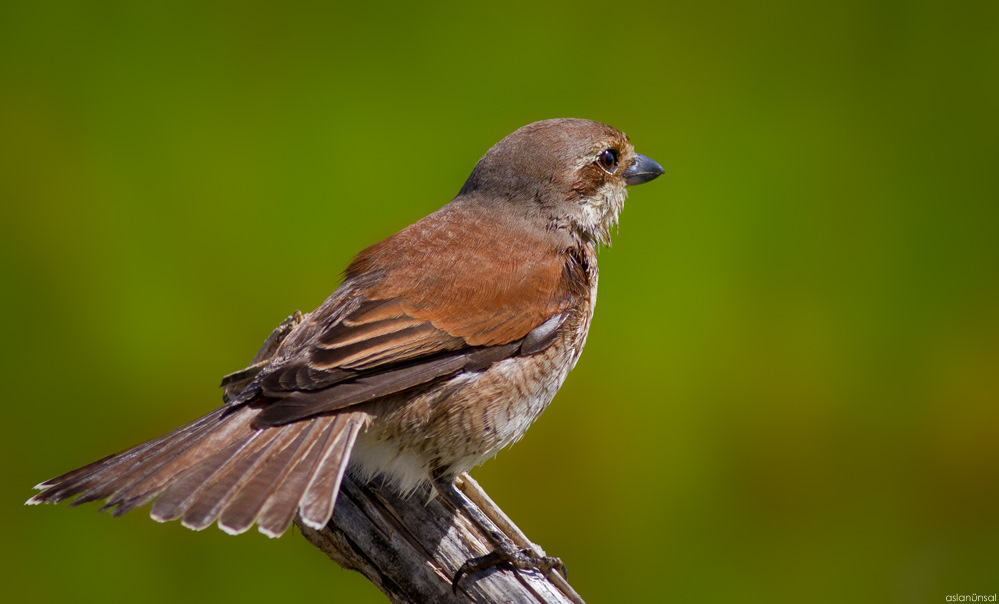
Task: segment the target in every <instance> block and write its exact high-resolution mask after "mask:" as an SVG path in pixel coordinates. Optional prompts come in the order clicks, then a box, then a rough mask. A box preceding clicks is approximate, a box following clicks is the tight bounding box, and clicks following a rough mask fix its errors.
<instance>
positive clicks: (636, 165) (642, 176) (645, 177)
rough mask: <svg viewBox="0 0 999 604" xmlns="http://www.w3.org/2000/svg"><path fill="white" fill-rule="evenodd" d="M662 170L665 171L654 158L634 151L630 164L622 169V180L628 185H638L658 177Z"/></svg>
mask: <svg viewBox="0 0 999 604" xmlns="http://www.w3.org/2000/svg"><path fill="white" fill-rule="evenodd" d="M663 172H665V170H663V167H662V166H660V165H659V164H657V163H656V162H655V160H654V159H650V158H648V157H645V156H644V155H639V154H637V153H636V154H635V158H634V159H632V160H631V165H630V166H628V169H627V170H625V171H624V182H625V184H627V185H628V186H631V185H640V184H642V183H646V182H649V181H650V180H654V179H656V178H658V177H659V176H661V175H662V173H663Z"/></svg>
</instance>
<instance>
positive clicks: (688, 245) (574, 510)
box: [0, 0, 999, 603]
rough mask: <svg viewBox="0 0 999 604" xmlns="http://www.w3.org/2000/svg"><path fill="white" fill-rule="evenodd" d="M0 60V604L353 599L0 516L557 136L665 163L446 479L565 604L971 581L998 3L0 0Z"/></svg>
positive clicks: (988, 377)
mask: <svg viewBox="0 0 999 604" xmlns="http://www.w3.org/2000/svg"><path fill="white" fill-rule="evenodd" d="M0 51H2V52H0V70H2V71H0V75H2V81H0V132H2V133H3V135H2V138H3V144H2V145H0V154H2V155H0V199H2V203H3V220H2V221H0V268H2V271H3V273H2V274H3V281H4V283H5V288H4V292H5V294H4V296H3V301H2V304H3V309H2V310H3V316H4V322H5V332H6V333H7V345H6V346H5V347H4V348H5V351H4V353H3V357H4V358H3V367H4V384H5V397H4V398H5V401H6V405H5V407H6V409H7V415H6V421H5V422H4V423H5V425H6V426H7V431H8V433H7V435H6V436H5V437H4V438H3V439H0V454H2V456H3V459H4V460H5V462H4V467H5V468H6V469H5V476H4V479H3V487H2V488H3V491H2V494H3V501H4V502H5V506H6V507H5V512H4V513H3V514H0V531H2V534H3V535H4V543H3V550H2V551H3V554H4V558H5V560H3V561H2V564H0V574H2V575H3V579H2V580H3V584H4V590H5V599H6V600H7V601H10V602H19V601H25V600H27V599H28V598H29V597H30V599H31V600H32V601H34V602H63V601H76V602H91V601H95V602H96V601H123V600H134V601H142V602H148V603H154V602H175V601H178V600H183V601H190V602H212V601H240V602H272V601H294V600H298V601H305V600H306V599H308V600H310V601H328V602H381V601H383V600H382V598H381V596H380V594H379V593H378V592H377V591H376V590H375V589H374V588H373V587H371V586H370V585H368V584H367V583H366V582H365V581H364V580H363V579H361V578H360V577H359V576H358V575H355V574H353V573H349V572H346V571H341V570H339V569H338V568H336V567H335V566H333V565H332V564H331V563H329V562H328V561H327V560H325V558H323V556H322V555H321V554H319V553H318V552H317V551H316V550H314V549H313V548H311V547H309V546H308V545H307V544H306V543H305V542H304V541H303V540H302V539H300V538H298V537H296V536H287V537H285V538H284V539H280V540H278V541H269V540H267V539H265V538H263V537H262V536H260V535H259V534H256V533H253V534H249V535H245V536H242V537H237V538H233V537H228V536H226V535H224V534H222V533H221V532H220V531H218V530H216V529H214V528H212V529H210V530H208V531H205V532H204V533H201V534H195V533H191V532H189V531H187V530H185V529H183V528H182V527H180V526H179V525H177V524H176V523H173V524H168V525H157V524H155V523H153V522H151V521H150V520H149V519H148V517H146V515H145V512H144V511H143V512H137V513H133V514H130V515H128V516H126V517H124V518H121V519H116V520H112V519H110V518H109V517H106V516H99V515H97V514H95V513H94V511H95V509H96V506H94V505H90V506H86V507H85V508H83V509H77V510H73V511H70V510H68V509H66V508H65V507H62V508H59V509H57V508H44V509H39V508H23V507H20V506H21V502H22V501H23V500H24V499H26V498H27V497H29V496H30V494H31V492H30V491H29V488H28V487H30V486H31V485H32V484H35V483H36V482H39V481H40V480H43V479H46V478H49V477H51V476H53V475H55V474H58V473H60V472H63V471H65V470H68V469H70V468H73V467H75V466H78V465H81V464H83V463H86V462H89V461H92V460H93V459H95V458H97V457H100V456H103V455H105V454H107V453H109V452H111V451H114V450H119V449H122V448H125V447H126V446H129V445H131V444H134V443H137V442H139V441H141V440H144V439H147V438H150V437H153V436H155V435H157V434H159V433H161V432H163V431H166V430H167V429H170V428H172V427H174V426H175V425H177V424H180V423H182V422H185V421H188V420H190V419H193V418H194V417H196V416H198V415H200V414H202V413H203V412H204V411H206V410H208V409H210V408H212V407H213V406H215V405H217V404H219V402H220V395H219V393H218V392H217V391H216V390H215V389H214V388H215V386H216V385H217V383H218V380H219V377H220V376H221V375H222V374H224V373H226V372H228V371H231V370H234V369H238V368H240V367H242V366H243V364H244V363H245V362H246V361H247V360H248V359H249V358H250V357H251V356H252V354H253V353H254V352H255V350H256V348H257V347H258V346H259V344H260V343H261V342H262V341H263V339H264V337H266V336H267V334H268V333H269V332H270V329H271V328H272V327H273V326H274V325H276V324H277V323H278V322H280V321H281V320H282V319H283V318H284V317H285V316H287V315H288V314H289V313H290V312H291V311H293V310H294V309H296V308H300V309H302V310H305V311H308V310H311V309H312V308H314V307H315V306H316V305H318V304H319V303H320V302H321V301H322V300H323V299H324V298H325V297H326V296H327V295H328V294H329V293H330V292H331V291H332V290H333V289H334V287H335V286H336V283H337V281H338V278H339V273H340V271H341V270H342V269H343V268H344V267H345V266H346V264H347V263H348V262H349V260H350V258H351V257H352V255H353V254H354V253H356V252H357V251H359V250H360V249H361V248H363V247H364V246H366V245H368V244H371V243H373V242H375V241H377V240H379V239H380V238H382V237H385V236H387V235H389V234H391V233H393V232H395V231H396V230H398V229H399V228H401V227H403V226H405V225H406V224H408V223H410V222H412V221H414V220H416V219H418V218H420V217H422V216H423V215H425V214H427V213H429V212H431V211H433V210H434V209H436V208H437V207H439V206H440V205H442V204H443V203H445V202H446V201H447V200H449V199H450V198H451V197H452V196H453V195H454V193H456V192H457V190H458V188H459V187H460V185H461V183H462V182H463V180H464V178H465V176H466V175H467V174H468V172H469V171H470V170H471V168H472V166H473V165H474V163H475V161H476V160H477V159H478V157H479V156H480V155H481V154H482V153H483V152H484V151H485V150H486V149H487V148H488V147H489V146H490V145H492V144H493V143H494V142H496V141H497V140H499V139H500V138H501V137H502V136H504V135H506V134H507V133H509V132H511V131H513V130H514V129H516V128H517V127H519V126H521V125H523V124H526V123H528V122H531V121H534V120H537V119H543V118H549V117H561V116H572V117H585V118H591V119H596V120H600V121H604V122H607V123H609V124H612V125H614V126H616V127H618V128H620V129H622V130H624V131H626V132H628V133H629V134H630V135H631V137H632V141H633V142H634V143H635V145H636V147H637V148H638V150H639V151H640V152H642V153H645V154H647V155H649V156H651V157H653V158H655V159H656V160H658V161H659V162H660V163H661V164H662V165H663V166H665V167H666V170H667V173H666V175H665V176H663V177H662V178H660V179H659V180H657V181H656V182H654V183H652V184H649V185H646V186H643V187H641V188H637V189H635V190H634V191H633V192H632V198H631V200H630V201H629V203H628V207H627V208H626V210H625V213H624V215H623V216H622V226H621V229H620V233H619V235H618V236H617V237H616V239H615V245H614V247H613V249H606V250H603V252H602V254H601V256H600V262H601V269H602V279H601V292H600V302H599V304H598V307H597V316H596V319H595V321H594V324H593V328H592V330H591V333H590V338H589V345H588V349H587V351H586V353H585V354H584V355H583V358H582V361H581V362H580V363H579V366H578V367H577V369H576V370H575V372H574V373H573V374H572V375H571V376H570V378H569V380H568V382H567V384H566V386H565V387H564V388H563V391H562V392H561V393H560V394H559V396H558V397H557V398H556V400H555V403H554V404H553V406H552V408H551V409H550V410H549V411H548V413H546V414H545V416H544V417H542V418H541V420H540V421H539V422H538V423H537V424H536V425H535V426H534V427H533V428H532V430H531V431H530V432H529V434H528V436H527V437H526V438H525V439H524V440H523V441H522V442H521V443H519V444H518V445H516V446H515V447H513V448H512V449H510V450H509V451H506V452H503V453H501V454H500V455H499V458H498V460H495V461H492V462H489V463H487V464H486V465H485V466H483V467H482V468H480V469H479V470H477V471H476V473H475V474H476V476H477V477H478V478H479V480H480V481H481V482H482V483H483V485H484V486H485V487H486V488H487V489H488V490H489V492H490V493H491V494H492V496H493V497H494V498H495V499H496V500H497V501H498V502H499V503H500V504H501V505H502V506H503V507H504V509H506V511H507V512H509V513H510V515H511V516H512V517H513V518H514V519H515V520H516V521H517V522H518V523H519V524H520V525H521V527H523V528H524V530H525V531H526V532H527V534H528V535H530V536H531V537H532V538H533V539H534V540H535V541H537V542H538V543H540V544H542V545H543V546H544V547H545V548H546V549H547V550H548V551H549V552H551V553H555V554H557V555H560V556H562V557H563V558H564V559H565V560H566V562H567V563H568V565H569V568H570V569H571V577H572V579H573V584H574V585H575V586H576V587H577V588H578V589H579V591H580V592H581V593H582V594H583V595H584V597H586V598H588V599H589V601H591V602H648V601H696V602H732V601H739V602H800V601H810V602H845V601H850V602H942V601H943V600H944V598H945V596H946V595H947V594H954V593H966V594H971V593H979V594H982V593H988V594H991V593H994V592H996V591H997V590H999V572H997V569H999V552H997V549H996V546H995V544H996V543H997V541H999V514H997V512H996V510H997V504H999V404H997V403H999V312H997V309H999V279H997V277H999V238H997V227H999V224H997V222H999V220H997V219H999V176H997V175H999V165H997V164H999V118H997V115H999V111H997V108H999V4H997V3H995V2H978V3H973V2H951V3H945V2H921V1H915V2H870V1H859V0H857V1H847V2H833V3H828V2H827V3H806V4H802V3H799V2H790V1H773V2H741V3H715V2H707V3H684V2H655V3H652V2H643V1H641V0H638V1H634V2H625V3H609V2H587V3H580V2H577V3H549V4H544V3H537V2H531V3H518V2H513V3H509V2H507V3H502V4H501V5H500V4H497V5H492V6H489V5H486V4H478V5H472V4H469V3H453V4H429V3H413V4H399V5H392V4H383V3H374V4H368V5H365V4H364V3H351V4H347V5H337V4H334V3H326V4H323V3H314V4H310V3H303V4H299V3H282V4H280V6H278V5H277V4H274V5H271V4H265V3H259V4H257V3H246V2H239V3H228V4H210V3H198V2H191V3H182V2H158V1H155V2H89V3H77V2H45V3H43V2H23V1H20V2H18V1H15V2H8V3H4V4H3V6H2V7H0Z"/></svg>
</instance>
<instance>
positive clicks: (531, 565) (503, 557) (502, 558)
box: [451, 541, 568, 593]
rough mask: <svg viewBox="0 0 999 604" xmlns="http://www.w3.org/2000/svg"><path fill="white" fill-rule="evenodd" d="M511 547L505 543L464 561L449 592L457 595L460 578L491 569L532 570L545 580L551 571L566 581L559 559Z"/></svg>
mask: <svg viewBox="0 0 999 604" xmlns="http://www.w3.org/2000/svg"><path fill="white" fill-rule="evenodd" d="M507 544H509V545H507ZM512 545H513V544H512V543H509V541H507V542H506V543H504V544H503V545H502V546H500V547H498V548H496V549H494V550H493V551H491V552H489V553H488V554H486V555H485V556H479V557H478V558H469V559H468V560H466V561H465V563H464V564H462V565H461V567H460V568H459V569H458V572H456V573H454V579H453V580H452V581H451V590H452V591H453V592H454V593H458V583H459V582H460V581H461V578H462V577H464V576H466V575H470V574H472V573H476V572H481V571H487V570H490V569H493V568H506V569H509V570H512V571H514V572H516V571H517V570H521V569H534V570H537V571H538V572H540V573H541V574H542V575H544V576H545V577H546V578H547V577H548V576H549V575H550V574H551V572H552V571H554V570H557V571H558V572H560V573H561V574H562V576H563V577H564V578H566V579H568V574H567V572H566V570H565V564H563V563H562V560H561V559H560V558H556V557H554V556H535V555H534V553H533V551H532V550H531V549H530V548H527V547H525V548H521V549H517V548H515V547H513V546H512Z"/></svg>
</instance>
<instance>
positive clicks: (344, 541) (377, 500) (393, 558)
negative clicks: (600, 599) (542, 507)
mask: <svg viewBox="0 0 999 604" xmlns="http://www.w3.org/2000/svg"><path fill="white" fill-rule="evenodd" d="M455 486H456V487H457V489H458V491H459V492H460V493H461V494H462V495H463V497H461V501H460V503H459V505H458V506H457V508H455V507H452V505H451V501H450V500H449V499H446V498H443V497H435V498H433V499H432V500H431V501H429V502H426V501H425V498H421V497H419V496H413V497H409V498H403V497H400V496H398V495H396V494H395V493H393V492H391V491H390V490H389V489H377V488H374V487H370V486H368V485H363V484H359V483H357V482H355V481H353V480H352V479H351V478H350V477H349V476H345V477H344V480H343V484H342V485H341V487H340V495H339V497H338V498H337V502H336V506H335V508H334V511H333V519H332V520H331V521H330V523H329V525H328V526H327V527H326V528H324V529H323V530H321V531H316V530H315V529H311V528H309V527H307V526H305V525H304V524H302V523H298V526H299V528H300V529H301V530H302V534H303V535H304V536H305V538H306V539H308V540H309V542H310V543H312V545H314V546H316V547H317V548H319V549H320V550H321V551H322V552H323V553H325V554H326V555H327V556H329V557H330V558H331V559H332V560H333V561H334V562H336V563H337V564H339V565H340V566H342V567H344V568H347V569H351V570H356V571H358V572H360V573H361V574H363V575H364V576H365V577H367V578H368V579H369V580H370V581H371V582H372V583H374V584H375V586H376V587H378V589H380V590H382V592H383V593H385V595H386V596H388V598H389V600H391V601H392V602H394V603H396V604H403V603H406V604H422V603H427V604H438V603H439V604H450V603H454V604H459V603H460V604H469V602H474V603H477V604H478V603H482V604H485V603H492V602H518V603H520V602H523V603H532V604H537V603H542V604H568V603H570V602H572V603H577V604H578V603H582V601H583V600H582V599H581V598H580V597H579V595H578V594H576V592H575V591H574V590H573V589H572V587H571V586H570V585H569V584H568V583H567V582H566V581H565V580H564V579H563V578H562V576H561V575H559V574H558V573H557V572H552V573H550V575H549V578H545V577H544V576H542V574H541V573H540V572H537V571H534V570H527V571H524V570H520V571H513V570H507V569H503V568H498V569H491V570H487V571H482V572H476V573H472V574H470V575H467V576H465V577H463V578H462V580H461V583H460V584H459V588H458V593H457V594H454V593H453V592H452V587H451V577H453V576H454V573H455V571H457V570H458V567H460V566H461V565H462V564H463V563H464V562H465V561H466V560H468V559H469V558H474V557H477V556H481V555H483V554H486V553H488V552H489V551H490V550H492V549H493V548H494V547H495V544H493V543H491V542H490V538H489V535H488V534H487V533H486V532H485V531H484V530H483V529H482V528H481V527H479V526H478V525H477V523H476V522H475V520H474V518H475V517H476V516H477V515H475V514H474V511H472V510H470V508H472V507H477V508H478V509H479V510H481V511H482V513H483V514H485V515H486V516H487V517H488V518H489V520H490V521H491V522H492V523H493V526H492V527H487V530H490V529H493V530H499V531H500V532H502V533H504V534H506V535H507V536H508V537H509V538H510V540H511V541H513V542H514V543H515V544H517V546H519V547H526V548H530V549H532V550H533V554H534V555H537V556H543V555H544V552H543V551H541V550H540V548H538V547H537V546H536V545H534V544H533V543H531V542H530V541H529V540H528V539H527V537H525V536H524V534H523V533H522V532H521V531H520V529H519V528H517V527H516V525H514V524H513V522H511V521H510V519H509V518H508V517H507V516H506V514H504V513H503V511H502V510H501V509H500V508H499V507H497V506H496V504H495V503H493V501H492V500H491V499H490V498H489V496H488V495H486V493H485V491H483V490H482V488H481V487H479V485H478V483H477V482H475V480H474V479H473V478H472V477H471V476H469V475H468V474H463V475H461V476H460V477H459V478H458V480H457V481H456V483H455Z"/></svg>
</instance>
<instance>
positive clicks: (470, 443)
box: [351, 313, 590, 493]
mask: <svg viewBox="0 0 999 604" xmlns="http://www.w3.org/2000/svg"><path fill="white" fill-rule="evenodd" d="M589 318H590V317H589V313H586V314H585V315H584V317H581V318H580V320H577V321H575V322H574V323H575V324H574V325H571V326H570V325H566V326H565V327H567V328H568V329H565V331H564V334H565V335H564V336H563V337H561V338H559V339H558V340H557V341H556V342H554V343H553V344H552V345H551V346H549V347H548V348H546V349H544V350H542V351H541V352H538V353H536V354H533V355H529V356H524V357H513V358H510V359H505V360H503V361H500V362H498V363H496V364H494V365H492V366H491V367H489V368H488V369H487V370H485V371H483V372H478V373H466V374H461V375H458V376H455V377H454V378H451V380H450V381H449V382H447V383H446V385H444V387H442V388H430V389H427V390H426V391H425V392H423V393H421V394H417V395H415V396H414V395H412V394H410V395H409V396H408V397H406V398H405V399H399V398H397V399H394V400H392V399H385V400H384V401H380V402H379V403H377V404H376V405H375V406H374V408H373V415H375V416H376V418H377V419H376V420H375V421H372V422H371V423H370V427H369V428H368V429H367V430H366V431H364V432H362V433H361V434H359V435H358V438H357V443H356V444H355V446H354V452H353V454H352V458H351V471H352V472H353V473H354V474H355V475H356V476H358V477H360V478H362V479H369V478H371V477H373V476H375V475H381V476H382V477H384V478H385V479H386V480H387V481H388V482H389V483H390V484H392V485H393V486H395V487H396V488H397V489H398V490H399V491H401V492H403V493H408V492H412V491H413V490H414V489H415V488H417V487H418V486H419V485H420V484H422V483H425V482H428V481H430V480H432V479H434V478H450V477H453V476H455V475H457V474H460V473H461V472H464V471H467V470H470V469H471V468H473V467H475V466H477V465H479V464H480V463H482V462H483V461H485V460H487V459H489V458H491V457H493V456H494V455H496V453H497V452H499V450H500V449H502V448H503V447H505V446H507V445H509V444H510V443H512V442H515V441H517V440H518V439H520V437H522V436H523V435H524V433H525V432H527V429H528V428H529V427H530V425H531V423H533V422H534V420H536V419H537V418H538V416H539V415H541V412H542V411H544V410H545V408H546V407H547V406H548V404H549V403H550V402H551V401H552V399H553V398H554V397H555V393H556V392H558V389H559V387H560V386H561V385H562V382H564V381H565V378H566V376H567V375H568V373H569V370H570V369H572V367H573V365H575V363H576V360H577V359H578V358H579V354H580V352H581V351H582V346H583V343H584V342H585V338H586V328H587V327H588V326H589Z"/></svg>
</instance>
